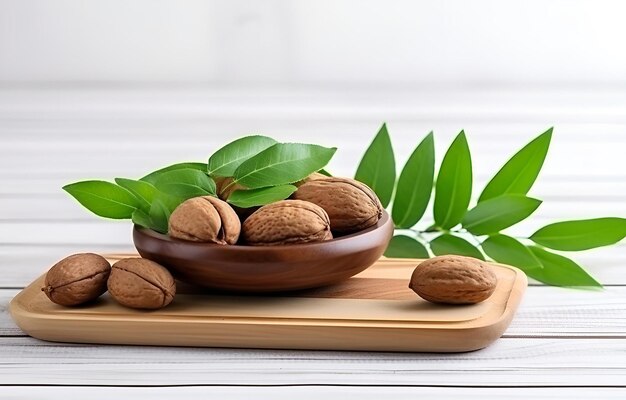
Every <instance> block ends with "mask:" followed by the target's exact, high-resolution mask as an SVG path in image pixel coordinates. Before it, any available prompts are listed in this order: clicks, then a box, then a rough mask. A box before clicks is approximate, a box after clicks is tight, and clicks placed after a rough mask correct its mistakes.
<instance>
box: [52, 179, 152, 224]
mask: <svg viewBox="0 0 626 400" xmlns="http://www.w3.org/2000/svg"><path fill="white" fill-rule="evenodd" d="M63 190H65V191H66V192H68V193H69V194H71V195H72V196H73V197H74V198H75V199H76V200H78V202H79V203H80V204H82V205H83V206H84V207H85V208H87V209H88V210H89V211H91V212H92V213H94V214H96V215H99V216H101V217H105V218H114V219H128V218H131V216H132V214H133V211H135V210H136V209H137V208H138V207H139V206H140V203H139V200H137V199H136V198H135V196H133V195H132V194H131V193H130V192H129V191H128V190H126V189H124V188H121V187H119V186H117V185H115V184H114V183H111V182H105V181H82V182H76V183H72V184H69V185H65V186H63Z"/></svg>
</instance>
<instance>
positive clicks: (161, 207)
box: [150, 198, 172, 233]
mask: <svg viewBox="0 0 626 400" xmlns="http://www.w3.org/2000/svg"><path fill="white" fill-rule="evenodd" d="M171 214H172V211H171V210H170V209H169V207H168V206H167V205H166V204H165V203H164V202H163V201H162V200H161V199H159V198H157V199H155V200H154V202H153V203H152V206H151V207H150V223H151V225H152V228H151V229H152V230H155V231H157V232H160V233H167V230H168V221H169V219H170V215H171Z"/></svg>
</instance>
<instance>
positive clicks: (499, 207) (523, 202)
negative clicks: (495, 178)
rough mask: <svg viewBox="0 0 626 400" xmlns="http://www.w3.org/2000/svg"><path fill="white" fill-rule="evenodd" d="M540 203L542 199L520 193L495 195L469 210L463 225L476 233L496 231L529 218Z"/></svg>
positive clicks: (482, 233)
mask: <svg viewBox="0 0 626 400" xmlns="http://www.w3.org/2000/svg"><path fill="white" fill-rule="evenodd" d="M540 204H541V200H537V199H533V198H531V197H526V196H524V195H519V194H507V195H502V196H499V197H494V198H493V199H489V200H486V201H484V202H482V203H479V204H478V205H476V207H474V208H472V209H471V210H469V211H468V212H467V214H465V217H464V218H463V227H464V228H465V229H467V230H468V231H470V232H471V233H473V234H474V235H488V234H490V233H496V232H499V231H501V230H502V229H505V228H508V227H509V226H512V225H515V224H516V223H518V222H520V221H521V220H523V219H525V218H527V217H528V216H529V215H530V214H532V213H533V212H534V211H535V210H536V209H537V207H539V205H540Z"/></svg>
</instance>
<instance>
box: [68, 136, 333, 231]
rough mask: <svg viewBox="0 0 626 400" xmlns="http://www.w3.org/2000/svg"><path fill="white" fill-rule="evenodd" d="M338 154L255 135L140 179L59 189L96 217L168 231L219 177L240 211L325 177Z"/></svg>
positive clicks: (92, 182) (208, 193) (211, 191)
mask: <svg viewBox="0 0 626 400" xmlns="http://www.w3.org/2000/svg"><path fill="white" fill-rule="evenodd" d="M336 150H337V149H336V148H327V147H322V146H318V145H314V144H301V143H278V142H277V141H276V140H274V139H272V138H270V137H267V136H260V135H253V136H246V137H243V138H241V139H237V140H235V141H233V142H230V143H228V144H227V145H225V146H223V147H222V148H220V149H219V150H217V151H216V152H215V153H213V155H211V157H209V160H208V162H207V163H199V162H185V163H178V164H173V165H170V166H167V167H165V168H161V169H159V170H157V171H154V172H151V173H150V174H148V175H146V176H144V177H143V178H141V179H139V180H133V179H127V178H116V179H115V183H112V182H107V181H100V180H89V181H82V182H76V183H72V184H69V185H66V186H64V187H63V189H64V190H65V191H66V192H68V193H69V194H70V195H72V196H73V197H74V198H75V199H76V200H78V202H79V203H80V204H82V205H83V206H84V207H85V208H87V209H88V210H90V211H91V212H93V213H94V214H96V215H98V216H101V217H104V218H114V219H132V221H133V223H135V224H137V225H140V226H144V227H147V228H150V229H153V230H155V231H157V232H161V233H167V226H168V219H169V216H170V214H171V213H172V211H174V209H175V208H176V207H177V206H178V205H179V204H180V203H182V202H183V201H185V200H187V199H189V198H192V197H196V196H217V185H216V180H217V179H222V180H223V179H225V178H231V180H230V183H229V186H230V185H237V188H238V189H237V190H234V191H231V193H230V194H229V196H228V198H227V199H225V200H227V201H228V202H229V203H231V204H233V205H234V206H238V207H243V208H249V207H255V206H261V205H264V204H268V203H272V202H275V201H279V200H283V199H286V198H288V197H289V196H290V195H291V194H292V193H293V192H294V191H295V190H296V186H294V185H291V184H292V183H294V182H297V181H300V180H302V179H304V178H306V177H307V176H309V175H310V174H311V173H313V172H316V171H321V172H323V173H326V172H325V171H323V170H322V169H323V168H324V167H325V166H326V164H328V162H329V161H330V159H331V158H332V156H333V155H334V154H335V151H336ZM223 191H224V190H223Z"/></svg>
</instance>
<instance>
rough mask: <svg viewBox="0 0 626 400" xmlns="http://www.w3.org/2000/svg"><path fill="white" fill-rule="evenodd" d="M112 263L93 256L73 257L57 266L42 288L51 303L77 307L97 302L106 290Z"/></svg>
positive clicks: (77, 255)
mask: <svg viewBox="0 0 626 400" xmlns="http://www.w3.org/2000/svg"><path fill="white" fill-rule="evenodd" d="M110 272H111V264H109V262H108V261H107V260H106V259H105V258H104V257H102V256H100V255H98V254H93V253H80V254H74V255H71V256H69V257H66V258H64V259H63V260H61V261H59V262H58V263H56V264H55V265H54V266H53V267H52V268H50V270H49V271H48V273H47V274H46V279H45V286H44V287H43V288H42V289H41V290H43V291H44V293H45V294H46V296H48V298H49V299H50V300H52V302H54V303H56V304H60V305H63V306H76V305H79V304H83V303H86V302H88V301H92V300H95V299H96V298H98V297H99V296H100V295H102V294H103V293H104V292H106V290H107V278H108V277H109V274H110Z"/></svg>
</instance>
